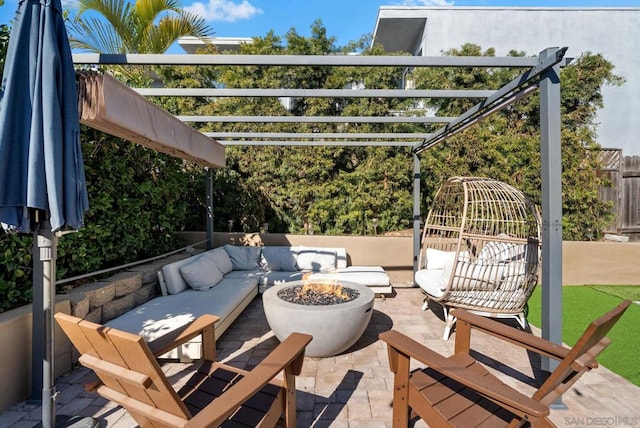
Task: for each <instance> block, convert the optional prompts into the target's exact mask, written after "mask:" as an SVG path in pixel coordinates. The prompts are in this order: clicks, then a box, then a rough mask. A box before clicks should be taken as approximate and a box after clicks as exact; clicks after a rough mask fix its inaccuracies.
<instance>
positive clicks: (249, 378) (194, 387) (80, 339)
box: [55, 313, 312, 428]
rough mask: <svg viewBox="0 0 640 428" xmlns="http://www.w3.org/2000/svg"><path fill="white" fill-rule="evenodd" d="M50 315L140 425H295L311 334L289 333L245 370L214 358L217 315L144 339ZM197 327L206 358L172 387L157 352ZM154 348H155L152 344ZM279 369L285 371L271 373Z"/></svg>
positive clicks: (102, 388)
mask: <svg viewBox="0 0 640 428" xmlns="http://www.w3.org/2000/svg"><path fill="white" fill-rule="evenodd" d="M55 318H56V320H57V322H58V324H60V326H61V327H62V329H63V330H64V332H65V333H66V335H67V336H68V337H69V339H70V340H71V342H72V343H73V344H74V346H75V347H76V348H77V349H78V351H79V352H80V354H81V356H80V358H79V361H80V363H81V364H82V365H84V366H86V367H88V368H90V369H92V370H94V371H95V373H96V374H97V375H98V377H99V378H100V381H101V383H99V384H98V385H97V387H96V391H97V392H98V393H99V394H100V395H101V396H103V397H105V398H107V399H108V400H111V401H114V402H116V403H118V404H120V405H121V406H122V407H124V408H125V409H126V410H127V411H128V412H129V413H130V414H131V416H132V417H133V418H134V419H135V420H136V422H137V423H138V424H139V425H140V426H141V427H143V428H144V427H197V428H201V427H218V426H234V427H235V426H246V427H266V426H275V425H276V424H278V423H283V424H284V425H285V426H287V427H295V425H296V404H295V403H296V394H295V392H296V390H295V376H296V375H298V374H300V370H301V369H302V362H303V359H304V350H305V347H306V346H307V344H308V343H309V342H310V341H311V339H312V337H311V336H309V335H306V334H299V333H293V334H291V335H290V336H289V337H288V338H287V339H286V340H285V341H284V342H282V343H281V344H280V345H279V346H278V347H277V348H276V349H275V350H273V352H271V354H269V355H268V356H267V357H266V358H265V359H264V360H263V361H262V363H260V364H259V365H258V366H256V367H255V368H254V369H253V370H251V371H250V372H247V371H245V370H240V369H237V368H234V367H231V366H228V365H226V364H222V363H219V362H216V361H215V354H216V352H215V331H214V327H213V325H214V323H215V322H216V321H217V319H218V317H215V316H212V315H205V316H203V317H200V318H198V319H197V320H195V321H194V322H193V323H192V324H190V325H189V326H186V327H185V328H183V329H182V330H180V331H177V332H175V333H173V334H172V335H171V336H166V337H162V338H160V339H158V340H156V341H154V342H152V343H150V344H147V343H146V342H145V341H144V340H143V339H142V338H141V337H140V336H137V335H135V334H131V333H127V332H123V331H120V330H116V329H112V328H109V327H104V326H102V325H99V324H94V323H92V322H89V321H85V320H81V319H79V318H76V317H73V316H70V315H65V314H62V313H58V314H56V315H55ZM197 335H202V345H203V353H204V355H203V361H202V365H201V366H200V367H199V368H198V370H197V372H195V374H194V375H193V376H192V377H191V378H190V379H189V381H187V383H186V384H185V386H184V387H182V388H181V389H180V390H179V391H177V392H176V391H175V390H174V389H173V387H172V386H171V384H170V383H169V381H168V380H167V378H166V376H165V375H164V373H163V372H162V370H161V369H160V365H159V364H158V362H157V361H156V359H155V357H154V355H162V354H164V353H165V352H167V351H169V350H171V349H173V348H174V347H176V346H179V345H181V344H183V343H185V342H187V341H189V340H190V339H192V338H193V337H195V336H197ZM152 349H153V351H152ZM281 372H284V375H283V377H282V379H274V378H276V376H278V375H279V374H280V373H281Z"/></svg>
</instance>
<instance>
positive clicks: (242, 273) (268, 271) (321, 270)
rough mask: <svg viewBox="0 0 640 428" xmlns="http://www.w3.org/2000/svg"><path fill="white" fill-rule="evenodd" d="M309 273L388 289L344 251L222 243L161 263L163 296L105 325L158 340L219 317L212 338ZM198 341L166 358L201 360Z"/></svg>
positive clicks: (378, 274) (384, 279)
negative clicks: (203, 318) (255, 303)
mask: <svg viewBox="0 0 640 428" xmlns="http://www.w3.org/2000/svg"><path fill="white" fill-rule="evenodd" d="M307 272H316V273H315V275H319V278H324V277H325V276H326V275H331V278H335V279H338V280H340V279H342V280H351V281H356V282H360V283H362V284H365V285H370V286H373V287H374V288H375V287H384V288H385V289H386V288H390V284H389V277H388V276H387V274H386V273H385V272H384V270H383V269H382V268H381V267H378V266H347V253H346V250H345V249H344V248H324V247H289V246H264V247H250V246H234V245H224V246H222V247H218V248H215V249H213V250H209V251H205V252H202V253H199V254H196V255H194V256H192V257H189V258H187V259H184V260H180V261H178V262H174V263H170V264H167V265H164V266H163V267H162V269H161V271H160V272H159V273H158V276H159V279H160V288H161V290H162V296H159V297H156V298H154V299H152V300H150V301H148V302H146V303H144V304H142V305H141V306H138V307H136V308H134V309H132V310H131V311H129V312H127V313H125V314H123V315H121V316H119V317H118V318H115V319H113V320H111V321H109V322H108V323H107V324H106V325H107V326H109V327H113V328H117V329H120V330H124V331H129V332H132V333H135V334H139V335H141V336H142V337H143V338H144V339H145V340H147V341H151V340H154V339H157V338H159V337H161V336H163V335H165V334H167V333H169V332H171V331H173V330H175V329H177V328H180V327H181V326H183V325H185V324H187V323H189V322H191V321H193V320H194V319H196V318H198V317H199V316H200V315H204V314H214V315H216V316H218V317H220V320H219V321H218V322H217V323H216V324H215V329H216V336H218V337H219V336H220V335H221V334H222V333H224V332H225V331H226V330H227V328H229V326H230V325H231V323H232V322H233V321H234V320H235V319H236V318H237V317H238V316H239V315H240V314H241V313H242V311H243V310H244V309H245V308H246V307H247V305H249V303H250V302H251V301H252V300H253V299H254V298H255V297H256V296H257V295H258V293H262V292H264V291H265V290H266V289H267V288H269V287H271V286H273V285H276V284H282V283H285V282H289V281H296V280H301V279H302V277H303V275H304V274H305V273H307ZM200 350H201V348H200V342H199V338H197V339H194V341H191V342H189V343H188V344H186V345H183V347H182V348H179V349H176V350H174V351H172V352H171V353H169V354H167V355H165V357H167V358H181V359H183V358H188V359H195V358H200Z"/></svg>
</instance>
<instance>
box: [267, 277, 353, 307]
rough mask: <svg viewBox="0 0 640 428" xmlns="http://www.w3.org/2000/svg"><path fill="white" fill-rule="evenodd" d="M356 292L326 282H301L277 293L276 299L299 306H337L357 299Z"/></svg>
mask: <svg viewBox="0 0 640 428" xmlns="http://www.w3.org/2000/svg"><path fill="white" fill-rule="evenodd" d="M359 295H360V293H359V292H358V290H355V289H353V288H349V287H343V286H342V285H340V284H333V283H327V282H303V284H302V285H299V286H296V287H287V288H283V289H282V290H280V291H278V297H279V298H281V299H282V300H286V301H287V302H290V303H297V304H299V305H337V304H339V303H345V302H350V301H351V300H353V299H355V298H356V297H358V296H359Z"/></svg>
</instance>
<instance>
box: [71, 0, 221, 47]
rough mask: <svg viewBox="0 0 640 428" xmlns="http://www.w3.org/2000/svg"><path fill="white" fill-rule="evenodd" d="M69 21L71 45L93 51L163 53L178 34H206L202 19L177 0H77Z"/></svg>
mask: <svg viewBox="0 0 640 428" xmlns="http://www.w3.org/2000/svg"><path fill="white" fill-rule="evenodd" d="M76 8H77V12H76V14H75V16H74V17H73V18H72V19H70V20H69V21H68V28H67V30H68V32H69V42H70V44H71V48H72V49H77V50H81V51H85V52H93V53H115V54H126V53H131V54H136V53H138V54H153V53H156V54H157V53H164V52H166V51H167V49H169V47H170V46H171V45H172V44H173V43H175V42H176V41H177V40H178V39H179V38H180V37H183V36H195V37H201V38H204V37H209V36H211V35H212V34H213V31H212V30H211V28H210V27H209V26H208V25H207V23H206V22H205V20H204V19H203V18H202V17H200V16H198V15H196V14H194V13H191V12H188V11H185V10H183V9H182V8H181V6H180V3H179V2H178V1H177V0H135V3H130V2H128V1H127V0H78V3H77V5H76Z"/></svg>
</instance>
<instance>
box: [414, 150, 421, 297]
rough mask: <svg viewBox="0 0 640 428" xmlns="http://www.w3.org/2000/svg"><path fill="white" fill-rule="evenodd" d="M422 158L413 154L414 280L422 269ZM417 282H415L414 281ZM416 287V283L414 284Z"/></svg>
mask: <svg viewBox="0 0 640 428" xmlns="http://www.w3.org/2000/svg"><path fill="white" fill-rule="evenodd" d="M419 254H420V157H419V156H418V155H417V154H416V153H413V278H415V276H416V272H417V271H418V269H419V268H420V267H419V266H418V256H419ZM414 281H415V280H414ZM414 285H415V282H414Z"/></svg>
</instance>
